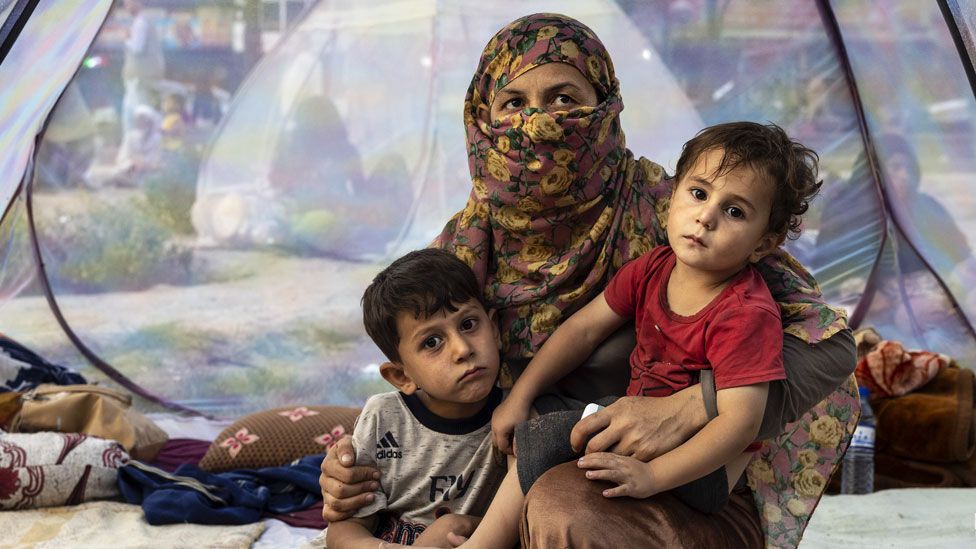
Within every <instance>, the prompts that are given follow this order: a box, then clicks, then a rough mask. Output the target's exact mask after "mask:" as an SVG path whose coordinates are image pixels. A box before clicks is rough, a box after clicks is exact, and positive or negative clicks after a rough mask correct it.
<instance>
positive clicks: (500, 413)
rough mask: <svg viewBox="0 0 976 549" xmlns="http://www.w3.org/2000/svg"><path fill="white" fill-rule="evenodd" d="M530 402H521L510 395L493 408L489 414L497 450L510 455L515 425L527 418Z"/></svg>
mask: <svg viewBox="0 0 976 549" xmlns="http://www.w3.org/2000/svg"><path fill="white" fill-rule="evenodd" d="M530 413H531V404H530V403H523V402H520V401H519V400H517V399H515V398H512V396H511V395H509V397H508V398H507V399H505V400H503V401H502V403H501V404H499V405H498V407H497V408H495V412H494V413H493V414H492V415H491V436H492V439H493V440H494V441H495V446H497V447H498V449H499V450H501V451H502V452H505V453H506V454H509V455H511V454H512V453H513V451H512V436H513V435H514V434H515V426H516V425H518V424H519V423H522V422H523V421H525V420H527V419H529V415H530Z"/></svg>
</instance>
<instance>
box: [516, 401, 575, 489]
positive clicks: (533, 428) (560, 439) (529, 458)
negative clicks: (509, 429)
mask: <svg viewBox="0 0 976 549" xmlns="http://www.w3.org/2000/svg"><path fill="white" fill-rule="evenodd" d="M582 415H583V410H569V411H564V412H553V413H551V414H546V415H543V416H539V417H537V418H534V419H530V420H529V421H526V422H524V423H520V424H519V425H518V426H517V427H515V451H516V452H517V455H516V458H517V459H516V464H517V465H516V468H517V469H518V481H519V485H520V486H521V488H522V493H523V494H525V493H528V491H529V488H531V487H532V485H533V484H535V481H536V479H537V478H539V477H540V476H542V474H543V473H545V472H546V471H548V470H549V469H551V468H553V467H555V466H556V465H559V464H560V463H565V462H567V461H572V460H574V459H577V458H578V457H579V456H580V452H575V451H573V447H572V446H570V445H569V434H570V433H571V432H572V431H573V426H575V425H576V423H577V422H578V421H579V420H580V417H581V416H582Z"/></svg>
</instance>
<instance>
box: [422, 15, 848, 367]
mask: <svg viewBox="0 0 976 549" xmlns="http://www.w3.org/2000/svg"><path fill="white" fill-rule="evenodd" d="M546 63H566V64H569V65H571V66H573V67H576V68H577V69H578V70H579V71H580V72H581V73H582V74H583V76H584V77H586V78H587V80H588V81H589V82H590V84H591V85H593V87H594V89H595V90H596V92H597V94H598V96H599V97H600V99H601V102H600V103H599V104H598V105H597V106H595V107H583V108H579V109H576V110H573V111H569V112H552V113H546V112H543V111H541V110H538V109H525V110H524V111H521V112H519V113H518V114H514V115H511V116H508V117H506V118H504V119H502V120H497V121H492V122H490V123H488V122H485V121H483V120H482V119H481V118H479V110H485V111H487V110H490V105H491V102H492V100H493V99H494V97H495V93H496V92H498V91H499V90H500V89H502V88H503V87H505V85H506V84H508V83H509V82H511V81H513V80H515V79H516V78H518V77H519V76H520V75H522V74H524V73H525V72H527V71H529V70H531V69H533V68H535V67H538V66H540V65H544V64H546ZM622 110H623V102H622V100H621V98H620V86H619V83H618V81H617V78H616V76H615V75H614V71H613V63H612V62H611V60H610V56H609V54H608V53H607V50H606V48H605V47H604V46H603V43H602V42H600V39H599V38H597V36H596V35H595V34H594V33H593V31H591V30H590V29H589V28H588V27H586V25H583V24H582V23H580V22H579V21H576V20H575V19H571V18H569V17H566V16H564V15H558V14H549V13H540V14H535V15H529V16H526V17H523V18H521V19H518V20H516V21H514V22H512V23H511V24H510V25H508V26H507V27H505V28H503V29H502V30H500V31H499V32H498V33H497V34H496V35H495V36H494V37H493V38H492V39H491V41H490V42H489V43H488V45H487V46H486V47H485V49H484V52H482V54H481V61H480V63H479V64H478V69H477V71H476V72H475V75H474V78H473V79H472V80H471V86H470V87H469V88H468V93H467V95H466V96H465V100H464V124H465V127H466V130H467V145H468V164H469V167H470V170H471V178H472V183H473V189H472V192H471V195H470V197H469V198H468V203H467V205H466V207H465V208H464V210H462V211H460V212H458V213H457V214H456V215H455V216H454V217H452V218H451V220H450V221H449V222H448V223H447V226H446V227H445V228H444V231H443V232H442V233H441V235H440V236H439V237H438V238H437V239H435V240H434V242H433V244H432V245H434V246H441V247H445V248H447V249H449V250H452V251H453V252H454V253H455V254H456V255H457V256H458V257H460V258H461V259H462V260H464V261H465V262H467V263H468V265H470V266H471V267H472V268H473V269H474V272H475V275H476V276H477V277H478V280H479V282H481V283H483V284H484V287H485V295H486V297H487V300H488V303H489V306H491V307H494V308H495V309H497V311H498V318H499V323H500V329H501V334H502V347H503V349H504V353H505V356H506V357H510V358H525V357H530V356H532V354H534V353H535V351H537V350H538V349H539V347H540V346H541V345H542V343H543V342H544V341H545V340H546V338H548V337H549V335H550V334H551V333H552V331H553V330H554V329H555V328H556V326H558V325H559V324H560V322H561V321H562V320H563V319H564V318H566V317H568V316H569V315H570V314H572V313H573V312H574V311H576V310H578V309H579V308H581V307H582V306H583V305H585V304H586V303H587V302H589V301H590V299H592V298H593V297H595V296H597V295H598V294H599V293H600V291H602V290H603V288H604V286H605V285H606V283H607V282H608V281H609V279H610V277H611V276H612V275H613V273H615V272H616V271H617V270H618V269H619V268H620V266H621V265H622V264H623V263H625V262H626V261H629V260H631V259H634V258H636V257H638V256H640V255H641V254H643V253H645V252H647V251H649V250H650V249H651V248H652V247H653V246H656V245H658V244H665V243H666V242H667V237H666V233H665V231H664V220H665V215H666V213H665V212H666V210H667V207H668V203H669V201H670V190H671V180H670V179H668V178H667V177H666V175H665V173H664V170H663V169H662V168H661V166H659V165H657V164H655V163H653V162H651V161H649V160H647V159H646V158H640V159H636V158H635V157H634V155H633V154H632V153H631V152H630V151H629V150H627V148H626V146H625V144H624V134H623V131H622V130H621V128H620V112H621V111H622ZM689 137H690V136H689ZM764 263H765V265H762V266H761V270H762V272H763V275H764V277H765V278H766V280H767V282H768V283H769V284H770V289H771V290H772V291H773V295H774V296H775V297H777V298H778V300H779V301H781V302H783V301H785V302H786V304H783V303H781V306H783V307H784V311H783V313H784V315H783V316H784V324H787V325H788V328H787V332H789V333H794V334H795V335H798V336H800V337H802V338H803V339H806V340H807V341H819V340H820V339H823V338H826V337H829V335H830V334H832V333H834V332H836V331H837V330H839V329H841V328H844V327H845V326H846V322H845V319H844V318H843V316H842V315H841V314H839V313H837V312H836V311H833V310H832V309H829V308H828V307H826V306H825V305H824V304H823V302H822V301H821V300H820V297H819V296H820V291H819V288H817V287H816V282H815V281H813V279H812V277H810V275H809V274H808V273H807V272H806V271H805V270H804V269H803V268H802V267H801V266H800V265H799V264H797V263H796V262H795V261H793V260H792V258H789V256H787V255H786V254H785V253H784V254H783V256H782V257H777V258H773V259H772V260H767V261H765V262H764ZM501 382H502V384H503V385H507V384H508V383H510V382H511V378H510V376H509V375H508V372H507V370H506V369H504V368H503V373H502V379H501Z"/></svg>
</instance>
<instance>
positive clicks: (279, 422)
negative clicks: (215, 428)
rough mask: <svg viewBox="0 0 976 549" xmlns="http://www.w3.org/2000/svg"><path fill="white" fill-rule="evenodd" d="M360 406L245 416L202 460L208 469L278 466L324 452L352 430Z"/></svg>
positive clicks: (294, 409) (303, 408)
mask: <svg viewBox="0 0 976 549" xmlns="http://www.w3.org/2000/svg"><path fill="white" fill-rule="evenodd" d="M359 411H360V410H359V408H342V407H339V406H297V407H288V408H275V409H273V410H265V411H263V412H257V413H254V414H251V415H249V416H244V417H242V418H241V419H239V420H237V421H235V422H234V424H233V425H231V426H230V427H227V428H226V429H224V430H223V431H222V432H221V433H220V434H219V435H217V439H216V440H214V441H213V444H211V445H210V448H209V449H208V450H207V454H206V455H205V456H203V459H202V460H200V468H201V469H203V470H204V471H210V472H212V473H218V472H220V471H231V470H234V469H259V468H261V467H277V466H280V465H286V464H288V463H291V462H292V461H294V460H296V459H299V458H302V457H304V456H309V455H313V454H324V453H325V452H326V450H328V449H329V447H330V446H332V445H333V444H335V441H336V440H338V439H339V438H340V437H341V436H342V435H344V434H346V433H350V434H351V433H352V428H353V425H355V423H356V417H358V416H359Z"/></svg>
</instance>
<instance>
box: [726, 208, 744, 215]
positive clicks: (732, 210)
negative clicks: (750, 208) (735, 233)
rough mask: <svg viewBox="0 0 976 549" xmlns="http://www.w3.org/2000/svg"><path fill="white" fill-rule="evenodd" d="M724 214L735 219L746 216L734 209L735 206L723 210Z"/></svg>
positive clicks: (739, 209)
mask: <svg viewBox="0 0 976 549" xmlns="http://www.w3.org/2000/svg"><path fill="white" fill-rule="evenodd" d="M725 211H726V213H728V214H729V215H730V216H732V217H735V218H743V217H745V216H746V212H744V211H742V209H741V208H736V207H735V206H729V207H728V208H726V209H725Z"/></svg>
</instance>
